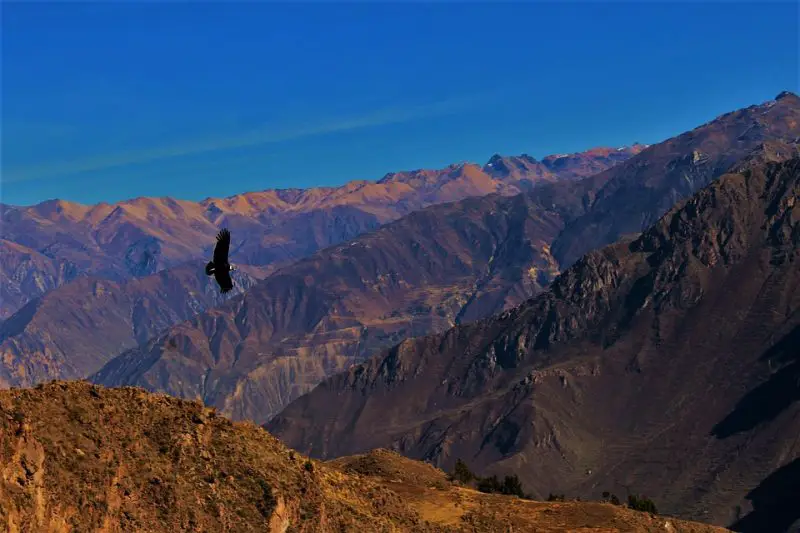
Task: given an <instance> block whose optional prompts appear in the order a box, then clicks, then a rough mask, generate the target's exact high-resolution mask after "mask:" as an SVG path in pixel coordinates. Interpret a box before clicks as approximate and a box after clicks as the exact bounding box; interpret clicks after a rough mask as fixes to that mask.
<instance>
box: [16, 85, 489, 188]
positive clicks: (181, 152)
mask: <svg viewBox="0 0 800 533" xmlns="http://www.w3.org/2000/svg"><path fill="white" fill-rule="evenodd" d="M486 97H487V95H481V96H476V95H473V96H466V97H461V98H453V99H448V100H444V101H440V102H436V103H433V104H425V105H417V106H411V107H394V108H387V109H383V110H379V111H376V112H373V113H369V114H366V115H361V116H357V117H349V118H340V119H333V120H328V121H326V122H321V123H316V124H307V125H303V126H296V127H292V128H275V127H264V128H259V129H255V130H251V131H247V132H243V133H241V134H238V135H229V136H225V137H214V138H205V139H188V140H184V141H181V142H176V143H172V144H169V145H163V146H154V147H151V148H146V149H141V150H132V151H125V152H119V153H112V154H103V155H97V156H93V157H88V158H84V159H79V160H73V161H61V162H54V163H46V164H40V165H26V166H19V167H15V168H8V169H5V170H4V171H3V176H2V182H3V183H4V184H9V183H19V182H27V181H38V180H46V179H50V178H55V177H58V176H65V175H72V174H80V173H83V172H91V171H97V170H106V169H111V168H115V167H123V166H127V165H135V164H140V163H148V162H151V161H156V160H159V159H166V158H170V157H180V156H187V155H196V154H203V153H208V152H214V151H218V150H228V149H233V148H245V147H249V146H258V145H262V144H269V143H276V142H281V141H290V140H295V139H301V138H305V137H311V136H314V135H322V134H327V133H336V132H344V131H351V130H357V129H363V128H370V127H375V126H385V125H390V124H399V123H404V122H410V121H413V120H419V119H424V118H431V117H435V116H444V115H449V114H453V113H458V112H459V111H464V110H466V109H469V108H470V107H473V106H475V105H478V104H480V103H481V102H485V100H486Z"/></svg>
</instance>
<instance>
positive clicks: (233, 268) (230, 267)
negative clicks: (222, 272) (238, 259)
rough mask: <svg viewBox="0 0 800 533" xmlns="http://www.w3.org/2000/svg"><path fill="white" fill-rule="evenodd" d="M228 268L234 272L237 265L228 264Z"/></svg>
mask: <svg viewBox="0 0 800 533" xmlns="http://www.w3.org/2000/svg"><path fill="white" fill-rule="evenodd" d="M228 270H230V271H231V272H233V271H234V270H236V267H235V266H233V265H228Z"/></svg>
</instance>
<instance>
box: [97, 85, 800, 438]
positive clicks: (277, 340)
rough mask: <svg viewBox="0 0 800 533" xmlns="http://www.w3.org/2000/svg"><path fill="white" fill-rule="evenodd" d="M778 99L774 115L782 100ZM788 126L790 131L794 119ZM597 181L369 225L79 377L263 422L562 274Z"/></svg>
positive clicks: (641, 160)
mask: <svg viewBox="0 0 800 533" xmlns="http://www.w3.org/2000/svg"><path fill="white" fill-rule="evenodd" d="M781 102H783V103H780V106H782V107H781V109H783V108H784V107H786V106H787V105H789V104H787V102H789V103H791V101H789V100H786V99H782V100H781ZM777 105H778V104H774V105H773V104H770V103H767V104H764V105H763V106H760V107H758V106H756V107H754V109H756V110H757V111H754V110H752V109H751V110H750V111H749V112H748V113H756V112H758V113H761V112H762V111H764V110H766V111H771V110H774V109H775V108H776V106H777ZM797 110H800V106H798V108H797ZM797 110H795V109H794V108H792V112H794V111H797ZM746 116H749V115H746ZM779 116H780V117H782V116H783V114H780V115H779ZM720 120H722V123H717V122H712V123H710V124H707V125H704V126H702V127H700V128H698V130H696V131H697V132H698V133H696V136H697V138H700V139H704V138H706V137H707V136H709V135H711V134H712V133H713V132H716V131H719V130H724V131H728V133H729V134H730V135H729V136H727V137H720V138H719V139H718V141H719V142H718V145H717V147H716V148H715V149H716V150H717V151H719V152H720V153H721V152H725V153H728V152H731V151H735V152H736V153H739V151H740V150H741V149H742V147H741V146H740V144H741V143H740V142H739V141H738V140H737V136H738V135H734V134H735V132H736V130H737V128H739V127H741V126H740V125H736V124H734V125H730V124H728V123H727V122H726V121H728V118H725V117H723V119H720ZM726 128H727V129H726ZM774 129H775V130H776V131H778V130H780V127H778V126H776V127H775V128H774ZM793 133H796V134H798V135H800V125H797V124H795V130H793ZM723 141H725V142H727V143H728V144H725V142H723ZM674 143H675V140H674V139H670V140H668V141H666V142H665V143H664V144H665V145H668V146H672V145H673V144H674ZM640 148H641V147H638V148H637V149H640ZM684 148H686V150H688V152H686V155H690V154H691V153H692V151H693V150H694V146H693V145H692V144H691V143H690V144H688V145H686V146H684ZM664 150H665V149H664V148H661V147H660V145H659V146H654V147H649V148H647V149H644V150H643V151H641V153H640V154H639V155H638V156H636V157H634V158H633V159H631V160H630V161H628V162H625V163H620V164H619V165H618V167H619V168H622V169H625V168H628V169H629V170H626V171H624V172H623V175H625V176H633V178H635V177H637V176H639V174H638V173H637V172H635V170H636V169H639V168H644V169H648V168H650V167H651V166H652V165H653V164H655V162H658V161H659V159H658V158H656V159H654V160H653V161H654V163H652V164H651V162H650V159H649V157H650V155H649V154H653V153H654V154H656V155H658V154H661V153H663V152H664ZM792 150H796V146H795V145H790V144H787V143H784V142H782V141H781V140H780V139H770V140H768V141H767V142H766V143H761V148H760V149H759V150H757V152H758V153H760V154H762V155H761V156H755V155H754V156H748V157H749V158H751V159H752V160H753V161H756V159H757V158H761V159H765V160H767V159H775V158H781V157H784V158H785V157H787V156H788V155H789V153H790V152H791V151H792ZM493 164H496V163H493ZM508 165H509V166H510V165H511V163H508ZM630 168H633V169H634V171H631V170H630ZM498 171H499V170H498ZM648 172H649V171H648ZM606 178H607V176H606ZM603 179H605V178H603ZM601 185H602V180H596V179H594V178H588V179H583V180H578V181H569V180H562V181H559V182H555V183H544V184H542V185H540V186H539V187H538V188H537V189H536V192H534V193H531V194H532V196H529V197H527V198H524V197H521V198H520V199H513V200H503V199H502V198H497V199H486V200H474V201H472V200H470V201H467V202H463V203H462V204H460V205H459V206H457V207H455V208H454V207H453V206H442V207H441V208H439V207H434V208H429V210H428V211H426V212H425V213H426V214H425V215H420V217H417V218H415V216H416V215H412V216H410V217H408V218H404V219H402V220H401V221H400V222H399V223H398V224H397V225H396V226H393V229H392V230H391V231H384V232H378V233H376V234H375V235H377V236H378V237H377V239H378V240H377V241H372V240H370V239H372V238H373V237H371V236H367V237H365V239H367V240H361V239H360V240H357V241H354V242H355V243H362V244H353V245H346V246H342V247H340V248H334V249H332V251H331V250H328V251H325V252H323V253H320V254H318V255H316V256H314V258H312V259H310V260H309V261H307V262H304V263H302V264H298V265H295V266H293V267H291V268H287V269H286V270H284V271H283V272H281V274H280V275H279V276H277V277H274V279H270V280H268V281H265V282H264V284H263V286H261V287H260V288H259V289H258V290H256V291H254V292H253V293H252V294H251V295H250V296H249V297H248V298H245V299H244V300H241V302H239V301H238V300H237V302H239V303H237V304H236V305H230V306H228V307H226V308H224V309H219V310H213V311H211V312H209V313H207V314H205V315H202V316H200V317H198V320H195V321H192V322H191V323H185V324H180V325H178V326H176V327H175V328H173V330H172V331H171V332H167V333H165V335H163V336H161V337H160V338H158V339H155V340H154V342H153V343H152V344H150V345H148V346H146V347H143V348H142V349H140V350H136V351H134V352H130V353H127V354H124V356H121V357H120V358H119V359H118V360H114V361H112V362H111V363H109V365H108V366H107V367H106V368H104V369H103V370H102V371H101V372H99V373H98V375H97V376H94V377H93V378H92V379H94V380H96V381H97V382H99V383H103V384H107V385H121V384H136V385H140V386H144V387H146V388H149V389H151V390H158V391H162V392H169V393H171V394H176V395H179V396H181V397H189V398H196V397H199V398H202V399H203V400H204V401H206V402H210V403H211V404H212V405H216V406H218V407H219V408H221V409H222V410H223V412H224V413H226V414H227V415H230V416H233V417H234V418H240V417H246V418H251V419H253V420H256V421H259V422H261V421H266V420H267V419H268V418H269V417H270V416H271V415H272V414H274V413H275V412H277V411H278V410H280V409H281V408H282V407H283V406H285V405H286V404H287V403H288V402H289V401H290V400H292V399H294V398H295V397H297V396H298V395H299V394H302V393H304V392H306V391H308V390H309V389H310V388H312V387H313V386H314V385H316V383H317V382H318V381H319V379H321V378H322V377H324V376H327V375H330V374H331V373H332V372H336V371H339V370H342V369H344V368H346V367H347V366H349V365H350V364H352V363H353V362H355V361H357V360H358V358H359V357H360V356H362V355H365V354H372V353H374V351H375V350H377V349H380V348H382V347H386V346H390V345H391V344H394V343H396V342H399V341H400V340H402V339H403V338H406V337H409V336H416V335H423V334H427V333H431V332H436V331H442V330H444V329H446V328H447V327H449V326H451V325H452V324H453V323H456V322H466V321H470V320H475V319H478V318H481V317H485V316H488V315H490V314H493V313H496V312H499V311H502V310H503V309H508V308H510V307H513V306H514V305H516V304H518V303H521V302H522V301H524V300H525V299H526V298H528V297H530V296H532V295H533V294H535V293H536V292H537V291H538V290H540V289H541V288H542V287H543V286H545V285H546V284H547V283H548V282H549V281H550V280H551V279H553V277H554V276H555V275H556V274H557V273H558V272H559V271H560V270H561V267H560V265H559V263H558V261H554V259H553V255H552V254H551V253H550V248H549V247H550V245H551V244H552V242H553V240H556V239H558V238H559V236H560V235H562V234H563V232H564V227H565V226H564V225H565V224H566V228H569V227H570V222H571V221H573V220H575V219H579V218H582V215H583V214H584V213H585V212H586V209H587V206H588V207H590V206H589V203H588V200H587V198H590V197H591V195H592V194H593V192H592V191H593V190H595V189H593V188H594V187H598V186H601ZM601 190H602V189H601ZM665 194H666V193H665ZM495 201H497V202H500V203H499V204H497V203H494V202H495ZM511 206H516V207H513V208H512V207H511ZM646 208H647V204H645V209H646ZM498 214H499V215H498ZM417 242H421V244H422V246H419V245H418V244H416V243H417ZM415 246H417V247H418V248H415ZM425 254H428V255H425Z"/></svg>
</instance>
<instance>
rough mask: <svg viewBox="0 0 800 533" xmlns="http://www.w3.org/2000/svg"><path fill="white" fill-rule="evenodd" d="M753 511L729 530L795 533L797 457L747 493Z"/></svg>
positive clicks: (799, 498) (799, 516)
mask: <svg viewBox="0 0 800 533" xmlns="http://www.w3.org/2000/svg"><path fill="white" fill-rule="evenodd" d="M747 499H748V500H750V501H751V502H753V510H752V511H751V512H750V513H748V514H747V515H746V516H745V517H744V518H741V519H740V520H738V521H737V522H735V523H734V524H733V525H731V526H729V529H732V530H733V531H739V532H740V533H797V531H798V530H794V529H793V530H790V529H789V528H790V527H792V526H793V525H794V524H795V523H796V522H797V521H798V520H800V458H798V459H795V460H794V461H792V462H791V463H789V464H787V465H785V466H783V467H781V468H779V469H778V470H776V471H775V472H773V473H772V474H770V475H769V476H768V477H767V478H766V479H764V481H762V482H761V483H759V485H758V487H756V488H755V489H753V490H751V491H750V492H749V493H748V494H747Z"/></svg>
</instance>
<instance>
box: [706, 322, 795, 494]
mask: <svg viewBox="0 0 800 533" xmlns="http://www.w3.org/2000/svg"><path fill="white" fill-rule="evenodd" d="M760 359H761V360H762V361H763V360H769V361H770V362H772V361H775V362H777V363H778V364H784V365H785V366H783V368H781V369H780V370H778V371H777V372H775V373H774V374H772V375H771V376H770V378H769V379H768V380H767V381H765V382H764V383H762V384H761V385H759V386H757V387H756V388H754V389H753V390H751V391H750V392H748V393H747V394H746V395H745V396H744V397H743V398H742V399H741V400H739V403H737V404H736V407H735V408H734V410H733V411H732V412H731V413H730V414H728V415H727V416H726V417H725V418H724V419H723V420H722V421H721V422H719V423H718V424H717V425H715V426H714V428H713V429H712V430H711V434H712V435H713V436H715V437H717V438H719V439H724V438H727V437H730V436H731V435H735V434H736V433H740V432H742V431H747V430H750V429H753V428H754V427H756V426H757V425H759V424H762V423H764V422H768V421H770V420H773V419H775V418H776V417H777V416H778V415H779V414H780V413H781V412H783V411H784V410H785V409H787V408H788V407H789V406H790V405H791V404H792V403H794V402H796V401H798V400H800V326H796V327H795V328H794V329H793V330H792V331H790V332H789V333H788V334H787V335H785V336H784V337H783V338H782V339H781V340H780V341H778V342H777V343H776V344H775V345H773V346H772V347H771V348H770V349H769V350H767V351H766V352H765V353H764V355H762V356H761V358H760ZM798 505H799V506H800V504H798Z"/></svg>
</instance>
